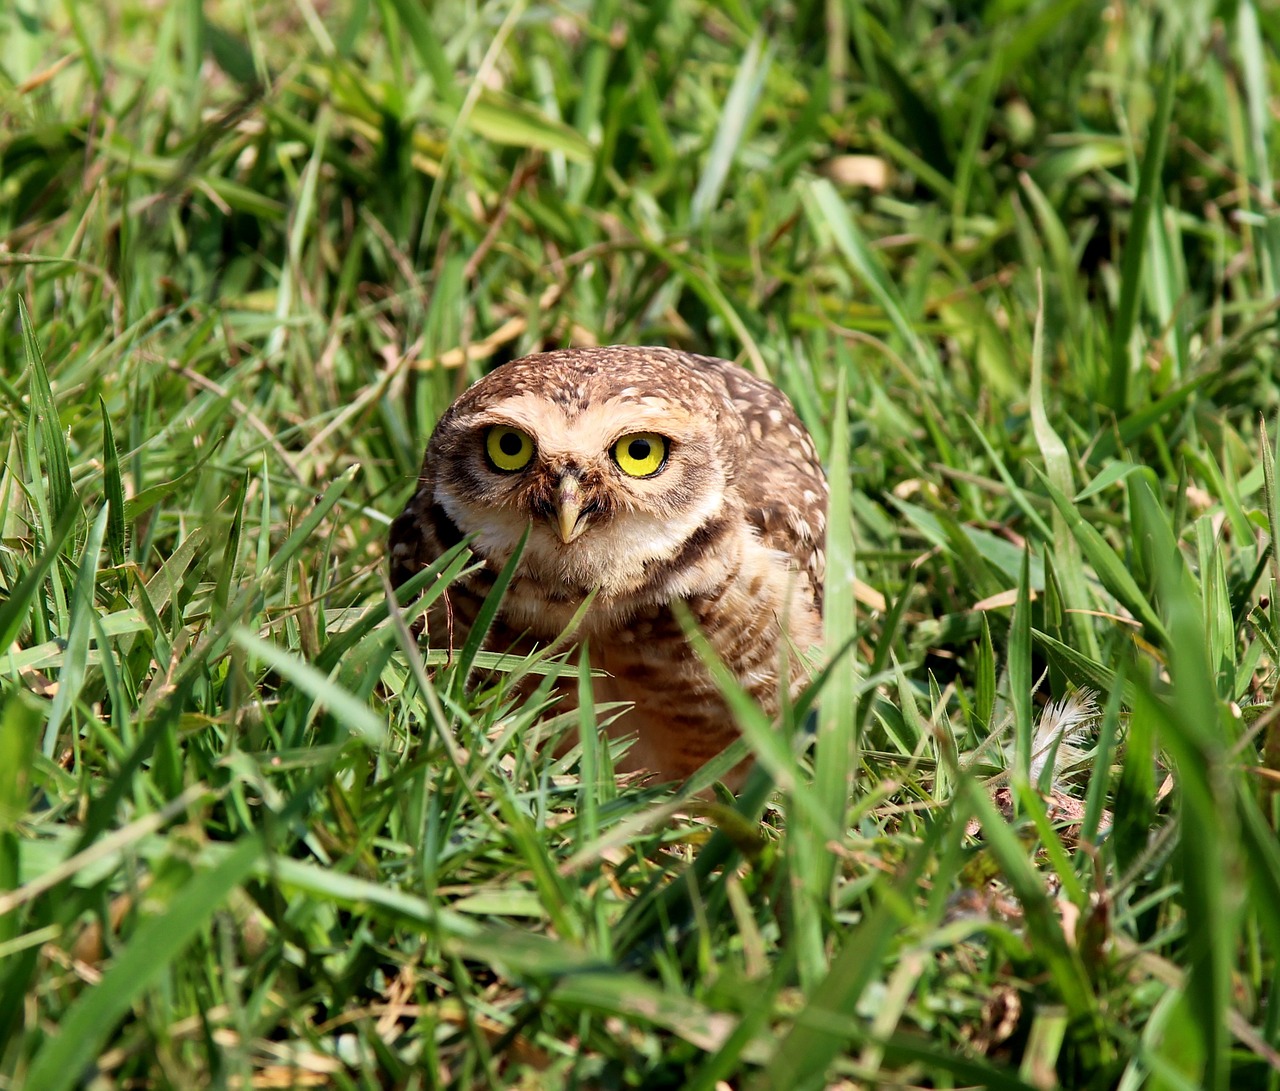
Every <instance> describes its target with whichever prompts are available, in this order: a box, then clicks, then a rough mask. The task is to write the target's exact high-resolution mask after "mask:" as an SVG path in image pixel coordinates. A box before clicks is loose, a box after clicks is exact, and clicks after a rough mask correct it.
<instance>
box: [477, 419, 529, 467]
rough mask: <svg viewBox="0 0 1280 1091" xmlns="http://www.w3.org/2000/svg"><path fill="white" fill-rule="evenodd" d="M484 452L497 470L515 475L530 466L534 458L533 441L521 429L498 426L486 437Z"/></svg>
mask: <svg viewBox="0 0 1280 1091" xmlns="http://www.w3.org/2000/svg"><path fill="white" fill-rule="evenodd" d="M484 451H485V454H487V455H488V456H489V463H490V465H491V466H493V468H494V469H495V470H501V471H502V472H503V473H506V474H509V473H515V471H516V470H523V469H524V468H525V467H526V466H528V465H529V460H530V459H531V458H533V439H532V438H531V437H530V436H529V433H527V432H522V431H520V429H519V428H512V427H510V426H509V425H505V424H496V425H494V426H493V427H492V428H490V429H489V430H488V431H487V432H486V433H485V435H484Z"/></svg>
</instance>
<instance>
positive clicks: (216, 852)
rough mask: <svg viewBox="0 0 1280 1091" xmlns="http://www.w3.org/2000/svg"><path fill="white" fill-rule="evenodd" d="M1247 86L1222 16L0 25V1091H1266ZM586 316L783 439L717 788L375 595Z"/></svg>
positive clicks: (40, 2) (170, 19) (1274, 51)
mask: <svg viewBox="0 0 1280 1091" xmlns="http://www.w3.org/2000/svg"><path fill="white" fill-rule="evenodd" d="M1277 86H1280V9H1277V8H1276V7H1275V6H1274V5H1272V4H1270V3H1267V2H1265V0H1236V2H1217V3H1215V2H1209V0H1129V2H1124V0H1112V2H1109V3H1104V2H1102V0H986V2H981V0H952V2H944V0H824V2H818V0H791V2H790V3H788V4H776V5H775V4H769V3H766V2H761V0H757V2H743V0H734V2H730V3H726V4H723V5H721V4H712V3H699V2H696V0H652V2H650V3H642V2H639V0H635V2H631V0H596V2H588V0H566V2H556V0H548V2H543V0H526V2H523V3H521V2H517V3H513V4H500V3H486V2H484V0H469V2H465V3H463V2H445V0H441V2H439V3H435V4H423V3H420V2H419V0H376V2H375V0H205V2H204V3H201V2H200V0H173V2H169V3H157V2H154V0H99V2H98V3H92V4H91V3H88V2H87V0H62V2H61V3H53V2H45V0H14V2H11V3H10V4H8V5H6V6H4V8H3V10H0V321H2V322H3V330H4V336H3V338H2V339H0V1089H13V1091H17V1089H19V1088H21V1089H24V1091H57V1089H68V1088H73V1087H86V1088H93V1089H106V1088H117V1087H118V1088H175V1089H190V1088H196V1087H251V1086H252V1087H293V1086H296V1087H335V1088H385V1087H396V1088H427V1087H435V1086H451V1087H457V1088H471V1087H484V1086H494V1087H523V1088H532V1087H547V1088H559V1087H578V1088H626V1087H681V1088H691V1089H705V1091H716V1089H721V1088H744V1089H770V1088H779V1089H791V1088H825V1087H834V1088H854V1087H872V1086H889V1087H974V1086H985V1087H997V1088H1028V1087H1029V1088H1051V1087H1055V1086H1061V1087H1067V1088H1120V1089H1124V1091H1133V1089H1136V1088H1139V1087H1152V1088H1161V1089H1179V1088H1199V1087H1205V1088H1213V1089H1223V1091H1225V1089H1227V1088H1267V1089H1272V1091H1275V1089H1280V1052H1278V1051H1280V995H1278V993H1280V841H1277V838H1276V833H1275V831H1276V825H1277V821H1278V820H1280V794H1278V793H1277V792H1276V788H1277V785H1278V784H1280V720H1278V719H1277V714H1276V711H1275V710H1276V708H1277V707H1278V706H1277V705H1276V704H1275V703H1274V702H1275V696H1276V693H1277V686H1278V685H1280V601H1278V599H1280V589H1278V587H1277V583H1278V582H1280V558H1277V556H1276V555H1275V554H1274V553H1273V551H1272V528H1273V527H1275V526H1276V524H1277V522H1280V493H1278V492H1277V489H1276V485H1275V460H1276V459H1275V445H1276V440H1277V425H1276V417H1277V411H1278V410H1280V387H1278V386H1277V381H1276V380H1277V372H1278V371H1280V330H1278V328H1277V321H1276V314H1277V304H1276V300H1277V293H1278V291H1280V205H1278V204H1277V189H1276V184H1275V178H1276V175H1277V174H1280V98H1278V97H1277V91H1276V87H1277ZM610 343H633V344H665V345H670V346H674V347H678V348H685V349H689V350H691V351H696V352H702V353H709V354H713V355H719V356H723V357H725V358H728V359H732V360H736V361H738V362H739V363H741V364H743V365H744V366H746V367H748V368H750V369H752V370H754V371H756V372H757V373H759V374H762V375H766V376H768V377H770V378H771V379H772V380H773V381H774V382H776V383H777V384H778V385H779V386H780V387H781V388H782V389H783V390H784V391H785V392H786V393H787V394H788V395H789V396H790V398H791V399H792V401H793V402H794V404H795V405H796V407H797V410H798V412H799V413H800V415H801V417H802V418H803V419H804V421H805V423H806V424H807V425H808V427H809V429H810V430H811V431H812V433H813V435H814V437H815V439H816V440H817V443H818V446H819V449H820V450H821V451H822V452H823V453H824V456H825V458H826V464H827V467H828V471H829V475H830V478H831V483H832V502H831V517H832V518H831V523H832V529H831V531H830V535H829V538H828V541H827V543H826V546H827V553H828V558H829V563H828V567H829V575H828V586H827V589H826V602H827V618H826V627H827V652H828V656H829V662H828V664H827V665H826V667H825V669H823V670H822V671H821V672H819V673H818V674H817V676H816V677H815V680H814V683H813V685H812V686H811V687H810V688H809V690H808V691H806V694H805V695H804V698H803V699H802V700H801V701H800V702H799V703H798V705H797V706H796V707H795V708H792V709H789V710H788V711H787V713H786V714H785V715H784V717H783V719H782V722H781V723H780V724H777V725H769V724H767V723H765V722H763V721H762V719H761V717H760V715H759V713H758V710H755V709H753V708H751V707H744V708H742V709H741V710H740V711H741V715H740V723H741V727H742V733H743V741H742V742H741V743H740V744H738V746H739V748H740V749H739V752H738V754H739V755H740V754H742V753H746V752H748V751H749V752H752V753H755V754H757V755H759V756H760V757H761V759H762V760H761V761H760V763H759V764H758V765H757V768H756V771H755V773H754V774H753V776H752V778H751V779H750V780H749V781H748V783H747V785H746V787H745V788H744V790H743V791H742V793H741V794H740V795H739V797H738V798H736V799H734V798H733V797H731V796H729V795H728V794H727V793H725V792H723V791H719V792H717V791H716V790H715V789H714V788H710V787H709V785H711V784H712V782H713V781H714V780H715V778H716V776H717V774H720V773H723V772H724V771H725V770H727V769H728V768H730V767H731V765H732V764H733V761H734V759H735V757H736V756H738V755H735V754H733V753H730V754H729V755H728V756H727V757H726V758H723V759H721V760H720V761H719V762H718V763H716V764H714V765H713V766H712V767H710V768H708V769H707V770H704V772H703V774H701V775H699V776H697V777H695V778H694V780H693V781H692V782H691V783H689V784H686V785H683V786H672V785H655V784H652V783H644V782H640V781H637V780H636V779H635V778H627V777H623V778H620V779H619V778H616V777H615V776H614V775H613V774H612V771H611V761H612V759H613V757H614V756H615V755H614V754H612V753H611V751H610V748H609V747H608V746H606V745H604V743H603V742H602V738H603V737H597V736H596V734H595V733H594V732H592V731H590V730H588V731H586V732H585V733H584V734H583V736H582V737H583V743H582V744H581V745H580V746H577V747H574V748H573V749H571V750H569V751H568V752H567V753H565V754H564V755H563V756H561V757H555V756H554V754H555V747H554V746H553V745H551V742H552V741H553V740H554V739H555V738H557V737H559V736H560V735H561V734H562V733H563V732H565V731H566V730H568V729H570V728H576V727H578V726H586V727H588V728H589V727H590V726H591V721H590V717H589V714H588V715H586V716H583V717H581V719H582V720H583V724H582V725H580V724H579V719H580V717H579V714H577V713H572V714H563V713H562V714H559V715H557V713H556V710H555V708H554V705H553V702H552V701H551V697H550V694H551V687H552V683H553V681H554V680H555V678H556V676H557V674H558V673H560V672H562V671H569V672H573V671H578V668H577V667H573V666H568V667H566V666H565V664H563V663H562V662H561V661H560V660H558V659H557V658H556V657H554V656H551V657H546V656H543V657H536V656H535V657H534V658H532V659H530V660H527V661H513V660H510V659H507V660H501V661H499V660H497V659H496V657H495V656H494V655H492V654H491V653H486V652H483V651H477V649H475V648H467V649H464V650H463V652H462V654H460V655H455V656H447V655H446V654H445V653H444V652H443V651H441V650H428V651H427V652H426V653H425V655H424V654H422V653H421V652H420V651H419V650H418V648H417V645H416V642H415V640H414V638H413V636H412V635H411V633H410V629H409V626H410V625H411V624H412V622H413V620H414V618H415V617H417V616H419V615H420V614H421V612H422V611H423V610H424V609H425V608H426V605H427V601H426V600H427V599H428V598H430V597H431V596H433V595H436V594H438V593H439V591H440V588H441V587H443V586H444V584H445V583H446V582H447V580H448V579H452V578H455V577H456V576H457V575H458V574H459V573H460V572H462V571H463V570H464V569H465V568H466V567H467V565H468V564H469V563H470V562H469V558H468V555H467V553H466V551H465V548H461V547H460V548H459V549H457V550H455V551H454V552H452V553H450V554H448V555H446V556H445V557H444V558H442V559H441V561H440V563H439V565H438V566H437V567H436V569H435V570H434V571H433V572H430V573H428V574H426V575H424V576H422V577H420V578H418V579H417V580H415V581H414V582H413V583H412V584H410V585H409V586H408V587H406V588H404V589H402V593H401V594H400V595H399V602H398V603H397V602H395V601H389V600H388V593H387V584H386V578H385V566H384V563H383V557H384V543H385V540H386V535H387V530H388V525H389V522H390V519H391V518H392V517H393V516H394V515H395V514H396V513H397V512H398V511H399V510H400V508H401V507H402V506H403V504H404V502H405V500H406V498H407V497H408V495H409V494H410V493H411V492H412V490H413V488H414V482H415V478H416V474H417V470H418V466H419V463H420V460H421V454H422V448H423V446H424V444H425V442H426V439H427V436H428V435H429V434H430V431H431V428H432V426H433V425H434V422H435V420H436V419H437V418H438V416H439V415H440V414H441V412H442V411H443V410H444V408H445V406H446V405H448V403H449V402H450V401H451V400H452V398H453V397H454V396H455V395H456V394H457V393H458V392H459V391H460V390H461V389H463V388H464V387H465V386H466V385H467V384H468V383H469V382H470V381H472V380H473V379H475V378H477V377H478V376H480V375H481V374H483V373H485V372H486V371H487V370H488V369H490V368H492V367H493V366H496V365H497V364H499V363H502V362H503V361H505V360H508V359H511V358H513V357H515V356H519V355H522V354H524V353H526V352H531V351H537V350H539V349H542V348H544V347H559V346H564V345H590V344H610ZM440 575H443V576H444V577H445V579H444V580H437V579H436V578H435V577H437V576H440ZM477 668H480V669H479V670H477ZM530 675H533V676H534V678H535V679H539V678H540V679H541V681H540V683H539V685H538V687H537V688H536V690H535V692H534V695H533V696H532V698H529V699H527V700H519V701H518V700H516V699H515V697H514V696H513V694H514V692H515V687H514V682H515V681H516V680H518V679H520V678H524V679H526V686H525V687H524V689H527V688H528V685H527V679H528V677H529V676H530ZM577 682H578V684H580V685H582V686H583V687H589V686H590V684H591V677H590V675H589V673H588V672H586V671H581V672H579V674H578V679H577ZM1064 702H1065V704H1064ZM1064 724H1065V725H1068V726H1070V730H1068V731H1065V732H1064V731H1062V730H1060V729H1061V727H1062V726H1063V725H1064ZM1055 725H1057V727H1056V728H1055Z"/></svg>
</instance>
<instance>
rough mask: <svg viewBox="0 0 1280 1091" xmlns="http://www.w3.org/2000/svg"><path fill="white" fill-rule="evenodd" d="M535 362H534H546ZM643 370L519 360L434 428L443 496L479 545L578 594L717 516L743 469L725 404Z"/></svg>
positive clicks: (628, 583) (664, 552)
mask: <svg viewBox="0 0 1280 1091" xmlns="http://www.w3.org/2000/svg"><path fill="white" fill-rule="evenodd" d="M535 359H536V358H535ZM647 370H648V369H647V368H646V367H645V366H643V365H641V366H634V367H630V368H628V369H627V371H626V372H625V374H621V375H620V374H619V373H618V370H617V369H616V368H599V369H596V368H593V367H592V366H591V365H590V364H589V363H587V364H582V363H579V364H578V366H574V367H560V368H557V367H549V366H547V364H546V358H545V357H544V358H543V360H542V362H541V366H539V365H537V364H534V365H533V366H530V365H528V364H526V363H525V361H516V362H514V363H512V364H508V365H506V366H505V367H503V368H500V369H498V370H497V371H495V372H493V373H492V374H490V375H489V376H486V377H485V378H484V379H481V380H480V381H479V382H478V383H476V384H475V385H474V386H472V387H471V388H470V389H469V390H467V391H466V392H465V393H464V394H463V395H462V396H461V397H460V398H459V399H458V400H457V401H456V402H455V403H454V404H453V406H451V407H450V409H449V411H448V412H447V413H446V414H445V416H444V417H443V418H442V419H441V421H440V424H439V425H438V426H437V428H436V431H435V434H434V435H433V436H432V440H431V445H432V456H433V459H432V460H433V464H434V466H435V467H436V481H435V498H436V501H437V502H438V503H439V504H440V505H441V506H442V507H443V508H444V509H445V511H446V512H447V513H448V515H449V517H450V518H451V519H452V520H453V522H454V523H455V524H456V525H457V527H458V529H459V530H461V531H462V532H463V533H464V534H474V535H476V538H475V542H474V546H473V548H474V549H475V550H476V551H477V552H478V553H479V554H480V555H481V556H483V557H485V558H486V559H488V560H490V561H492V562H495V563H499V564H501V563H503V562H505V561H506V560H507V559H508V558H509V557H510V556H511V554H512V553H513V552H514V551H515V549H516V546H517V545H518V543H519V541H520V538H521V536H522V535H523V534H524V533H525V531H526V529H528V530H529V540H528V542H527V544H526V546H525V550H524V553H523V554H522V558H521V565H520V571H519V574H520V575H523V576H529V577H532V578H535V579H539V580H542V581H546V582H549V583H552V584H554V585H556V586H558V587H560V588H562V589H563V591H564V594H565V597H566V598H567V599H571V598H577V597H580V596H582V595H584V594H586V593H587V592H589V591H591V590H594V589H599V590H600V592H601V593H602V594H605V595H609V594H622V593H625V592H626V591H628V590H629V589H631V588H632V587H634V586H638V585H639V584H640V583H641V582H642V581H643V580H644V578H645V572H646V570H647V569H648V568H649V567H651V566H652V565H653V564H655V563H657V562H659V561H661V560H664V559H669V558H670V557H671V556H672V555H673V553H674V552H676V551H677V550H678V548H679V547H680V545H681V544H682V543H684V542H685V541H687V540H688V539H689V537H690V535H692V534H693V532H694V531H695V530H697V529H698V528H700V527H703V526H704V525H706V524H707V523H708V521H710V520H713V519H714V518H715V517H716V516H717V514H718V513H719V510H720V508H721V506H722V505H723V503H724V496H725V488H726V484H727V482H728V481H729V479H730V477H731V476H732V468H733V467H732V463H733V460H734V448H733V445H732V444H729V445H726V444H725V443H724V442H723V441H722V439H721V432H722V421H721V418H722V416H723V415H724V412H725V411H724V408H723V406H722V405H716V404H715V403H714V400H713V398H712V397H711V394H710V391H708V390H707V389H705V385H704V384H703V383H701V382H698V381H694V380H691V381H690V382H689V383H688V384H680V386H679V389H673V387H672V384H671V382H670V374H669V369H668V373H667V375H666V382H665V383H664V382H660V381H657V376H655V375H647V374H646V371H647Z"/></svg>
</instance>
